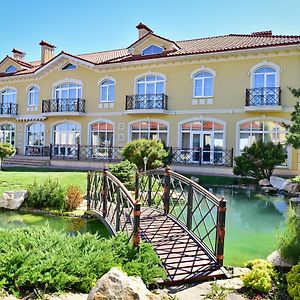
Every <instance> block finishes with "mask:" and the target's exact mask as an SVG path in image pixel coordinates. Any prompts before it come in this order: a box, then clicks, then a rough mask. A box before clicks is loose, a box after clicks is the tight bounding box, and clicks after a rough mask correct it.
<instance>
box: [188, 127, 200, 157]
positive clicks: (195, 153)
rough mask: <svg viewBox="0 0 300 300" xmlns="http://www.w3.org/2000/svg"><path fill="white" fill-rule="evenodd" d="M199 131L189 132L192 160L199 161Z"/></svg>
mask: <svg viewBox="0 0 300 300" xmlns="http://www.w3.org/2000/svg"><path fill="white" fill-rule="evenodd" d="M201 135H202V134H201V132H193V133H192V134H191V141H190V145H191V146H192V148H193V149H192V156H191V160H192V162H200V163H201Z"/></svg>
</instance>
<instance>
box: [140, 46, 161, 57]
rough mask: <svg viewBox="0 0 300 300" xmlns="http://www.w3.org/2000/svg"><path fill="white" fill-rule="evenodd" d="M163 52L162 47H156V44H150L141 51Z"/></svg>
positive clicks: (146, 52)
mask: <svg viewBox="0 0 300 300" xmlns="http://www.w3.org/2000/svg"><path fill="white" fill-rule="evenodd" d="M163 52H164V49H163V48H161V47H158V46H156V45H150V46H148V47H147V48H146V49H144V50H143V51H142V55H153V54H161V53H163Z"/></svg>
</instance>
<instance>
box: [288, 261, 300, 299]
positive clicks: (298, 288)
mask: <svg viewBox="0 0 300 300" xmlns="http://www.w3.org/2000/svg"><path fill="white" fill-rule="evenodd" d="M286 279H287V286H288V293H289V296H290V297H291V298H292V299H295V300H300V263H298V264H297V265H296V266H294V267H293V268H292V270H291V271H290V272H288V273H287V275H286Z"/></svg>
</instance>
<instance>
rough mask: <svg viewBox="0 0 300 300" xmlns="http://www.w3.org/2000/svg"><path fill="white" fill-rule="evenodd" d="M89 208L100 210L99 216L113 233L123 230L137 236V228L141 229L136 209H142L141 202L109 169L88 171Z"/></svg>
mask: <svg viewBox="0 0 300 300" xmlns="http://www.w3.org/2000/svg"><path fill="white" fill-rule="evenodd" d="M87 209H88V211H95V212H98V217H100V219H101V220H102V221H103V223H104V224H105V225H106V227H107V228H108V229H109V230H110V232H111V233H112V234H116V233H117V232H119V231H123V232H125V233H127V235H128V236H129V237H131V236H132V234H133V237H134V238H136V236H135V230H139V224H138V223H137V220H136V218H135V213H134V211H135V210H139V211H140V204H137V203H136V202H135V200H134V198H133V196H132V195H131V194H130V192H129V191H128V190H127V189H126V188H125V186H124V185H123V184H122V182H120V180H118V179H117V178H116V177H115V176H114V175H113V174H111V173H110V172H108V170H107V169H104V170H103V172H89V173H88V176H87ZM138 222H139V220H138ZM134 242H135V240H134Z"/></svg>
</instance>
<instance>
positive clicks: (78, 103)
mask: <svg viewBox="0 0 300 300" xmlns="http://www.w3.org/2000/svg"><path fill="white" fill-rule="evenodd" d="M42 112H43V113H50V112H79V113H84V112H85V100H84V99H80V98H69V99H50V100H43V102H42Z"/></svg>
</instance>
